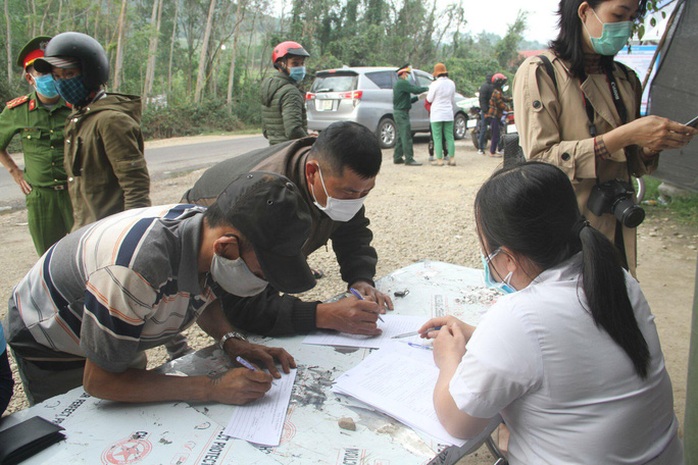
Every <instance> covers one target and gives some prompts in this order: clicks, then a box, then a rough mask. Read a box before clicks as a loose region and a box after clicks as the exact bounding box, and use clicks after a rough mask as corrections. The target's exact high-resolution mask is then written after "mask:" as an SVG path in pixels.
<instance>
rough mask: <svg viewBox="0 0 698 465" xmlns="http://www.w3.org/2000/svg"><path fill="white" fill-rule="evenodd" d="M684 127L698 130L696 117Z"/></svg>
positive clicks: (697, 117) (697, 118)
mask: <svg viewBox="0 0 698 465" xmlns="http://www.w3.org/2000/svg"><path fill="white" fill-rule="evenodd" d="M686 126H691V127H692V128H698V116H696V117H695V118H693V119H692V120H691V121H689V122H688V123H686Z"/></svg>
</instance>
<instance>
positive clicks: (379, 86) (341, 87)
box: [305, 67, 468, 148]
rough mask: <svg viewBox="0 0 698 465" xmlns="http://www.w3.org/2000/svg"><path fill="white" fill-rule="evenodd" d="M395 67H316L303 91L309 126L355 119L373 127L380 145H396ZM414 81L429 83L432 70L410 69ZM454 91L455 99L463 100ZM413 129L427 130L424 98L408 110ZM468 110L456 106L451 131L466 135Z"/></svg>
mask: <svg viewBox="0 0 698 465" xmlns="http://www.w3.org/2000/svg"><path fill="white" fill-rule="evenodd" d="M395 70H396V68H394V67H355V68H348V67H344V68H338V69H328V70H323V71H318V72H317V74H316V75H315V80H314V81H313V85H312V86H311V87H310V91H309V92H307V93H306V94H305V104H306V108H307V110H308V129H312V130H315V131H322V130H323V129H325V128H326V127H327V126H329V125H330V124H332V123H334V122H335V121H356V122H357V123H361V124H363V125H364V126H366V127H368V128H370V129H372V130H374V131H375V133H376V135H377V136H378V138H379V139H380V143H381V147H382V148H391V147H394V146H395V140H396V137H397V131H396V128H395V120H394V119H393V84H395V80H396V79H397V74H396V73H395ZM410 80H411V81H412V83H413V84H415V85H418V86H424V87H428V86H429V84H431V82H432V81H433V80H434V78H433V77H432V75H431V74H429V73H427V72H425V71H421V70H419V69H413V70H412V74H411V76H410ZM464 99H465V97H463V96H462V95H461V94H456V103H458V102H459V101H461V100H464ZM410 123H411V124H412V132H429V114H428V113H427V110H426V109H425V108H424V102H423V101H421V100H420V101H419V102H416V103H414V104H413V105H412V110H410ZM467 123H468V116H467V110H465V109H463V108H461V107H459V106H456V107H455V110H454V124H453V133H454V135H455V137H456V139H462V138H464V137H465V134H466V131H467Z"/></svg>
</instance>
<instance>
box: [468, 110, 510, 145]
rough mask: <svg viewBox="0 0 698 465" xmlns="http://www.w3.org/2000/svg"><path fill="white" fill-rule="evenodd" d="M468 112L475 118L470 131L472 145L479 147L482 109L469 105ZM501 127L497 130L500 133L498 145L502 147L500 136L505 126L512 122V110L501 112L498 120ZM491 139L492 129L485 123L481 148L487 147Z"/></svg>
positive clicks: (504, 130)
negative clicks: (485, 131) (473, 125)
mask: <svg viewBox="0 0 698 465" xmlns="http://www.w3.org/2000/svg"><path fill="white" fill-rule="evenodd" d="M468 113H469V114H470V118H472V119H474V120H475V127H474V128H473V129H472V131H470V138H471V140H472V141H473V146H474V147H475V148H476V149H480V142H479V141H480V131H481V130H482V117H483V115H482V110H481V109H480V107H471V108H470V111H469V112H468ZM500 124H501V128H500V131H499V135H500V140H499V144H498V146H499V147H500V148H501V147H502V140H501V136H503V135H504V134H506V133H507V126H508V125H509V124H514V112H513V111H505V112H504V113H503V114H502V119H501V121H500ZM491 139H492V131H491V130H490V126H489V125H487V134H486V136H485V147H483V150H484V149H485V148H487V147H488V146H489V145H490V140H491Z"/></svg>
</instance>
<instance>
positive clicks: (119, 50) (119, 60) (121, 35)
mask: <svg viewBox="0 0 698 465" xmlns="http://www.w3.org/2000/svg"><path fill="white" fill-rule="evenodd" d="M127 3H128V0H121V12H120V13H119V23H118V26H117V31H118V36H117V40H116V59H115V60H114V75H113V76H114V80H113V86H114V90H116V91H118V90H119V87H120V86H121V69H122V68H123V65H124V42H125V40H126V39H125V34H126V5H127Z"/></svg>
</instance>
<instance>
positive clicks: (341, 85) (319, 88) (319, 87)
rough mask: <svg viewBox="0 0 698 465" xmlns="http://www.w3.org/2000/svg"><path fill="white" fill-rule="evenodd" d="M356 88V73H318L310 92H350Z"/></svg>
mask: <svg viewBox="0 0 698 465" xmlns="http://www.w3.org/2000/svg"><path fill="white" fill-rule="evenodd" d="M355 88H356V75H355V74H351V75H346V74H331V75H318V76H317V77H316V78H315V81H314V82H313V86H312V87H311V88H310V92H348V91H351V90H354V89H355Z"/></svg>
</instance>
